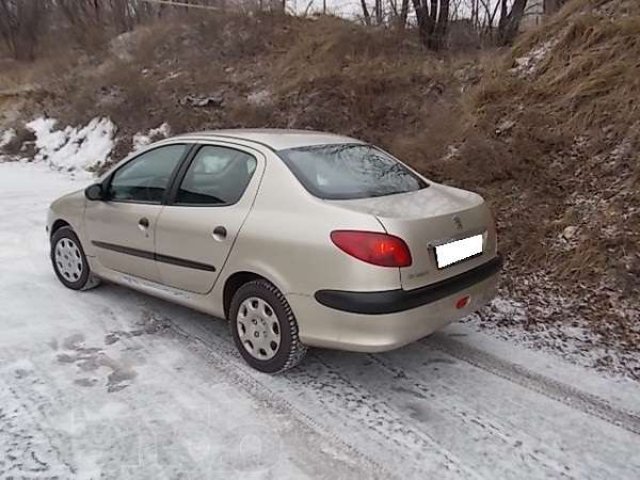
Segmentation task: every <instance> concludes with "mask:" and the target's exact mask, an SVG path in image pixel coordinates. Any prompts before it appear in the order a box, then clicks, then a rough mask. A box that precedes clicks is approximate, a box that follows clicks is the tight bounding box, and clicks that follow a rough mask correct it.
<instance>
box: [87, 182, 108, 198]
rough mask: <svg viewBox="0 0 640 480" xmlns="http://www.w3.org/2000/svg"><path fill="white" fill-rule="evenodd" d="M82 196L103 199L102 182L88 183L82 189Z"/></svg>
mask: <svg viewBox="0 0 640 480" xmlns="http://www.w3.org/2000/svg"><path fill="white" fill-rule="evenodd" d="M84 196H85V197H87V199H88V200H104V191H103V190H102V184H101V183H94V184H93V185H89V186H88V187H87V188H85V190H84Z"/></svg>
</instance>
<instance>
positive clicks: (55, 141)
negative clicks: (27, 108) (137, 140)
mask: <svg viewBox="0 0 640 480" xmlns="http://www.w3.org/2000/svg"><path fill="white" fill-rule="evenodd" d="M57 123H58V122H57V120H56V119H53V118H44V117H40V118H37V119H35V120H33V121H32V122H29V123H27V124H26V127H27V128H28V129H29V130H31V131H32V132H33V133H34V134H35V136H36V141H35V148H36V154H35V156H34V161H36V162H38V161H39V162H46V163H47V164H48V165H49V166H51V167H52V168H55V169H57V170H66V171H77V170H81V171H87V172H90V171H93V170H95V168H96V167H98V166H99V165H101V164H103V163H104V162H106V161H107V160H108V159H109V155H110V154H111V151H112V150H113V147H114V143H115V142H114V135H115V132H116V126H115V125H114V124H113V122H111V120H110V119H108V118H99V117H96V118H94V119H93V120H91V121H90V122H89V123H88V124H87V125H86V126H84V127H71V126H67V127H66V128H64V129H62V130H58V129H56V124H57Z"/></svg>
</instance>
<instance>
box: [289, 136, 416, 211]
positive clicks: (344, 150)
mask: <svg viewBox="0 0 640 480" xmlns="http://www.w3.org/2000/svg"><path fill="white" fill-rule="evenodd" d="M278 154H279V155H280V157H281V158H282V159H283V160H284V162H285V163H286V164H287V166H288V167H289V168H290V169H291V171H292V172H293V174H294V175H295V176H296V177H297V178H298V180H299V181H300V183H302V185H304V187H305V188H306V189H307V190H308V191H309V192H311V193H312V194H313V195H315V196H316V197H320V198H324V199H330V200H350V199H355V198H370V197H381V196H383V195H393V194H396V193H406V192H414V191H416V190H421V189H423V188H425V187H427V183H426V182H425V181H424V180H422V179H421V178H419V177H418V176H417V175H415V174H414V173H413V172H411V171H410V170H409V169H407V168H406V167H405V166H404V165H402V164H401V163H400V162H398V161H397V160H396V159H394V158H393V157H391V156H390V155H388V154H387V153H385V152H383V151H382V150H380V149H378V148H376V147H373V146H371V145H363V144H339V145H317V146H311V147H302V148H291V149H287V150H280V151H279V152H278Z"/></svg>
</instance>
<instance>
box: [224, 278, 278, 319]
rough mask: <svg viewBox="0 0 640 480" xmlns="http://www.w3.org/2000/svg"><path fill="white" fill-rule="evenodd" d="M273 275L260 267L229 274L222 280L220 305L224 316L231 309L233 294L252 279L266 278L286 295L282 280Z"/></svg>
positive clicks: (227, 315)
mask: <svg viewBox="0 0 640 480" xmlns="http://www.w3.org/2000/svg"><path fill="white" fill-rule="evenodd" d="M273 277H274V276H273V275H270V274H269V273H266V272H263V271H260V269H246V268H245V269H242V270H239V271H237V272H234V273H232V274H231V275H229V276H228V277H227V278H226V280H225V281H224V287H223V288H222V305H223V309H224V310H223V311H224V317H225V318H227V319H228V318H229V311H230V309H231V302H232V300H233V296H234V295H235V293H236V292H237V291H238V289H239V288H240V287H242V285H244V284H245V283H248V282H251V281H253V280H266V281H267V282H269V283H270V284H271V285H273V286H274V287H276V288H277V289H278V290H280V292H281V293H282V294H283V295H286V291H285V290H283V282H279V281H277V278H273Z"/></svg>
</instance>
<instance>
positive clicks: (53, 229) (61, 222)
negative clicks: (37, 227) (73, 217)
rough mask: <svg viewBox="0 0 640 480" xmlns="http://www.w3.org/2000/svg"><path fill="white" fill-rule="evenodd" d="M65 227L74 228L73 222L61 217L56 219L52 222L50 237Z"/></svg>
mask: <svg viewBox="0 0 640 480" xmlns="http://www.w3.org/2000/svg"><path fill="white" fill-rule="evenodd" d="M63 227H69V228H71V229H73V227H72V226H71V224H70V223H69V222H67V221H66V220H62V219H61V218H59V219H57V220H55V221H54V222H53V223H52V224H51V231H50V232H49V238H53V235H54V234H55V233H56V232H57V231H58V230H60V229H61V228H63Z"/></svg>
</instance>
